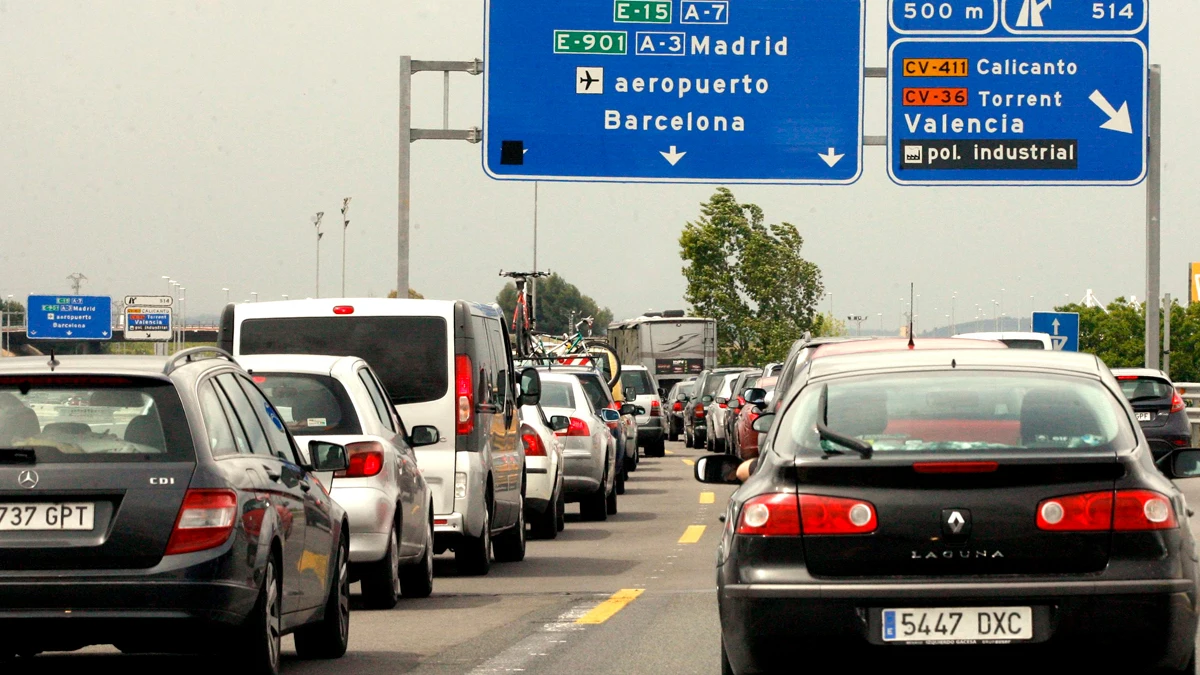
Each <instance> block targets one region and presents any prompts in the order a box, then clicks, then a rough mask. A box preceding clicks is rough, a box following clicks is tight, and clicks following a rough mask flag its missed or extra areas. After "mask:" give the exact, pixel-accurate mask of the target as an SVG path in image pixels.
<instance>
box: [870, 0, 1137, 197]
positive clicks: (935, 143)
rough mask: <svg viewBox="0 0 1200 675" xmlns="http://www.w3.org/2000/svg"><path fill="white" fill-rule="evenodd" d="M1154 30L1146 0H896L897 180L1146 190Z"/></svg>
mask: <svg viewBox="0 0 1200 675" xmlns="http://www.w3.org/2000/svg"><path fill="white" fill-rule="evenodd" d="M1093 5H1094V6H1093ZM1100 5H1103V7H1101V6H1100ZM1110 10H1111V11H1110ZM1094 14H1096V15H1094ZM1098 14H1103V16H1098ZM1110 14H1111V16H1110ZM1148 23H1149V22H1148V17H1147V12H1146V6H1145V3H1144V0H1139V1H1137V2H1132V1H1130V2H1118V3H1085V2H1074V3H1070V2H1054V3H1051V2H1048V1H1047V0H996V4H995V5H993V3H992V2H985V1H983V0H949V1H946V0H940V1H939V2H909V1H907V0H892V3H891V22H890V24H889V50H888V54H889V71H888V72H889V75H890V77H889V79H888V87H889V93H888V111H889V112H888V120H889V139H888V140H889V144H888V172H889V174H890V175H891V177H892V180H894V181H895V182H897V183H900V184H914V185H930V184H940V185H945V184H959V185H979V184H984V185H1022V184H1064V185H1065V184H1070V185H1133V184H1136V183H1138V182H1140V181H1141V180H1142V179H1143V178H1144V177H1145V173H1146V139H1147V133H1146V122H1145V120H1146V101H1147V93H1148V92H1147V70H1148V67H1149V62H1148V54H1149V51H1148V46H1147V45H1148V39H1149V34H1148V30H1147V26H1148ZM933 35H936V36H937V37H930V36H933Z"/></svg>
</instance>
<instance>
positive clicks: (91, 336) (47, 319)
mask: <svg viewBox="0 0 1200 675" xmlns="http://www.w3.org/2000/svg"><path fill="white" fill-rule="evenodd" d="M26 307H28V314H29V316H28V322H29V325H28V338H29V339H30V340H110V339H112V298H110V297H108V296H105V295H31V296H29V298H28V304H27V305H26Z"/></svg>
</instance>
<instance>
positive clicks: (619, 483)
mask: <svg viewBox="0 0 1200 675" xmlns="http://www.w3.org/2000/svg"><path fill="white" fill-rule="evenodd" d="M625 477H626V476H625V474H619V475H618V476H617V480H615V481H613V491H612V493H613V494H615V495H623V494H625Z"/></svg>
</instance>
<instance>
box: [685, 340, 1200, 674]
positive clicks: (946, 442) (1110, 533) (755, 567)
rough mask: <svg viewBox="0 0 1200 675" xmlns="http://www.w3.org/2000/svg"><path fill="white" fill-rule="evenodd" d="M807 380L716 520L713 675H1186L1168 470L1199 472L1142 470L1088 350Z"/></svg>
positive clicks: (1179, 522) (728, 468) (772, 423)
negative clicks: (1009, 665) (832, 674)
mask: <svg viewBox="0 0 1200 675" xmlns="http://www.w3.org/2000/svg"><path fill="white" fill-rule="evenodd" d="M851 351H852V350H851ZM802 378H804V380H803V382H802V383H800V384H799V385H793V387H792V388H791V391H790V395H789V396H788V400H786V401H784V403H783V408H782V410H781V412H780V413H779V416H778V418H777V419H774V420H772V419H771V417H772V416H764V417H763V418H760V421H759V428H760V430H761V431H766V432H768V433H767V434H766V435H765V436H764V444H763V453H762V455H761V457H760V459H759V463H758V466H757V468H756V470H755V472H754V473H753V474H752V475H751V476H750V477H749V479H748V480H747V481H746V483H745V484H744V485H743V486H742V487H741V488H740V489H739V490H738V491H737V492H736V493H734V495H733V498H732V499H731V500H730V504H729V507H728V510H727V512H726V515H725V530H724V533H723V535H722V538H721V543H720V545H719V551H718V556H717V558H718V560H717V565H718V567H717V583H718V589H719V596H718V597H719V606H720V616H721V630H722V657H723V659H722V660H723V663H722V666H723V672H725V673H762V672H776V671H780V670H784V671H794V670H795V668H796V667H797V663H798V661H797V659H798V658H801V657H803V659H805V660H806V661H807V660H809V659H812V658H814V657H820V656H824V657H825V658H835V657H836V658H837V659H838V660H839V661H844V660H845V659H848V658H851V657H853V656H854V655H859V654H864V653H874V654H875V655H876V656H879V655H882V656H883V657H884V658H887V657H888V654H892V655H896V654H899V653H906V654H909V655H921V656H929V657H930V658H933V659H935V660H934V661H930V663H942V664H947V663H955V664H959V665H968V664H974V666H979V667H981V666H984V665H986V664H988V663H990V662H991V661H992V658H993V657H997V658H1000V657H1009V656H1016V657H1018V658H1019V659H1020V662H1022V663H1026V664H1029V665H1030V666H1035V665H1036V664H1038V663H1047V662H1046V661H1037V660H1027V659H1026V657H1033V656H1038V655H1044V656H1046V657H1056V656H1058V655H1067V656H1070V657H1071V658H1072V660H1073V662H1075V663H1079V662H1082V661H1083V660H1085V659H1086V657H1089V656H1093V657H1094V656H1099V657H1101V658H1103V659H1105V662H1106V663H1107V664H1110V665H1111V664H1113V663H1115V662H1116V661H1118V660H1127V661H1129V662H1130V664H1131V665H1133V666H1134V667H1135V668H1146V667H1149V668H1162V669H1165V670H1166V671H1167V672H1187V673H1193V672H1195V663H1194V657H1193V654H1194V651H1195V636H1196V625H1197V614H1196V612H1197V606H1196V603H1197V591H1198V590H1200V587H1198V583H1197V552H1196V544H1195V541H1194V540H1193V537H1192V534H1191V531H1190V530H1189V528H1188V527H1187V517H1188V515H1189V514H1188V511H1187V506H1186V505H1185V503H1184V499H1183V496H1182V494H1181V493H1180V492H1179V490H1177V489H1176V487H1175V485H1174V484H1173V483H1172V482H1171V480H1169V479H1168V478H1167V477H1166V476H1165V475H1164V473H1165V474H1167V475H1177V476H1179V477H1184V476H1194V475H1197V473H1198V471H1197V467H1198V463H1197V458H1198V455H1200V451H1196V450H1176V451H1174V452H1173V453H1172V454H1170V455H1168V456H1167V457H1166V458H1164V459H1163V460H1162V461H1161V462H1160V463H1159V465H1158V466H1157V467H1156V465H1155V463H1154V460H1153V458H1152V456H1151V453H1150V450H1149V447H1148V446H1147V444H1146V440H1145V437H1144V436H1143V435H1142V433H1141V432H1140V431H1139V429H1138V426H1137V423H1136V422H1135V421H1134V415H1133V411H1132V409H1131V408H1130V407H1129V404H1128V403H1127V402H1126V401H1125V399H1124V397H1123V396H1122V395H1121V388H1120V385H1119V384H1118V382H1117V381H1116V379H1115V378H1113V376H1112V375H1111V374H1110V373H1109V371H1108V369H1107V368H1105V366H1104V365H1103V364H1102V363H1100V362H1099V360H1097V359H1096V358H1095V357H1092V356H1086V355H1074V354H1063V353H1059V352H1031V351H1024V350H1003V349H991V350H969V351H968V350H954V349H946V350H932V351H920V350H914V351H909V350H901V351H891V352H888V351H885V352H878V353H845V354H842V355H839V356H831V357H828V358H821V359H814V360H813V361H812V363H811V365H810V367H809V368H808V369H807V371H806V372H805V373H804V374H803V375H802ZM736 467H737V460H736V459H734V458H732V457H719V456H714V457H706V458H703V459H701V460H700V461H698V462H697V465H696V473H697V477H698V478H699V479H700V480H702V481H704V482H736V478H734V477H733V472H734V470H735V469H736ZM964 646H967V647H964ZM1098 647H1099V648H1098ZM1106 647H1116V649H1106ZM962 649H966V650H967V651H968V652H969V653H968V654H966V655H964V654H962V653H960V651H959V650H962ZM922 652H925V654H923V655H922ZM939 653H940V654H942V655H943V656H944V657H945V658H951V655H952V654H953V657H952V658H951V660H950V661H945V660H944V659H943V660H940V661H939V660H937V659H938V656H937V655H938V654H939Z"/></svg>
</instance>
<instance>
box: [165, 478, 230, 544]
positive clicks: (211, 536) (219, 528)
mask: <svg viewBox="0 0 1200 675" xmlns="http://www.w3.org/2000/svg"><path fill="white" fill-rule="evenodd" d="M237 503H238V502H237V494H236V493H235V492H234V491H233V490H188V491H187V494H185V495H184V496H183V506H182V507H180V509H179V516H178V517H177V518H176V519H175V529H174V530H172V531H171V539H170V541H168V542H167V552H166V553H165V554H164V555H177V554H180V553H193V552H195V551H204V550H207V549H210V548H216V547H218V546H220V545H221V544H224V543H225V542H226V541H228V540H229V535H230V534H232V533H233V519H234V516H235V515H236V513H237Z"/></svg>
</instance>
